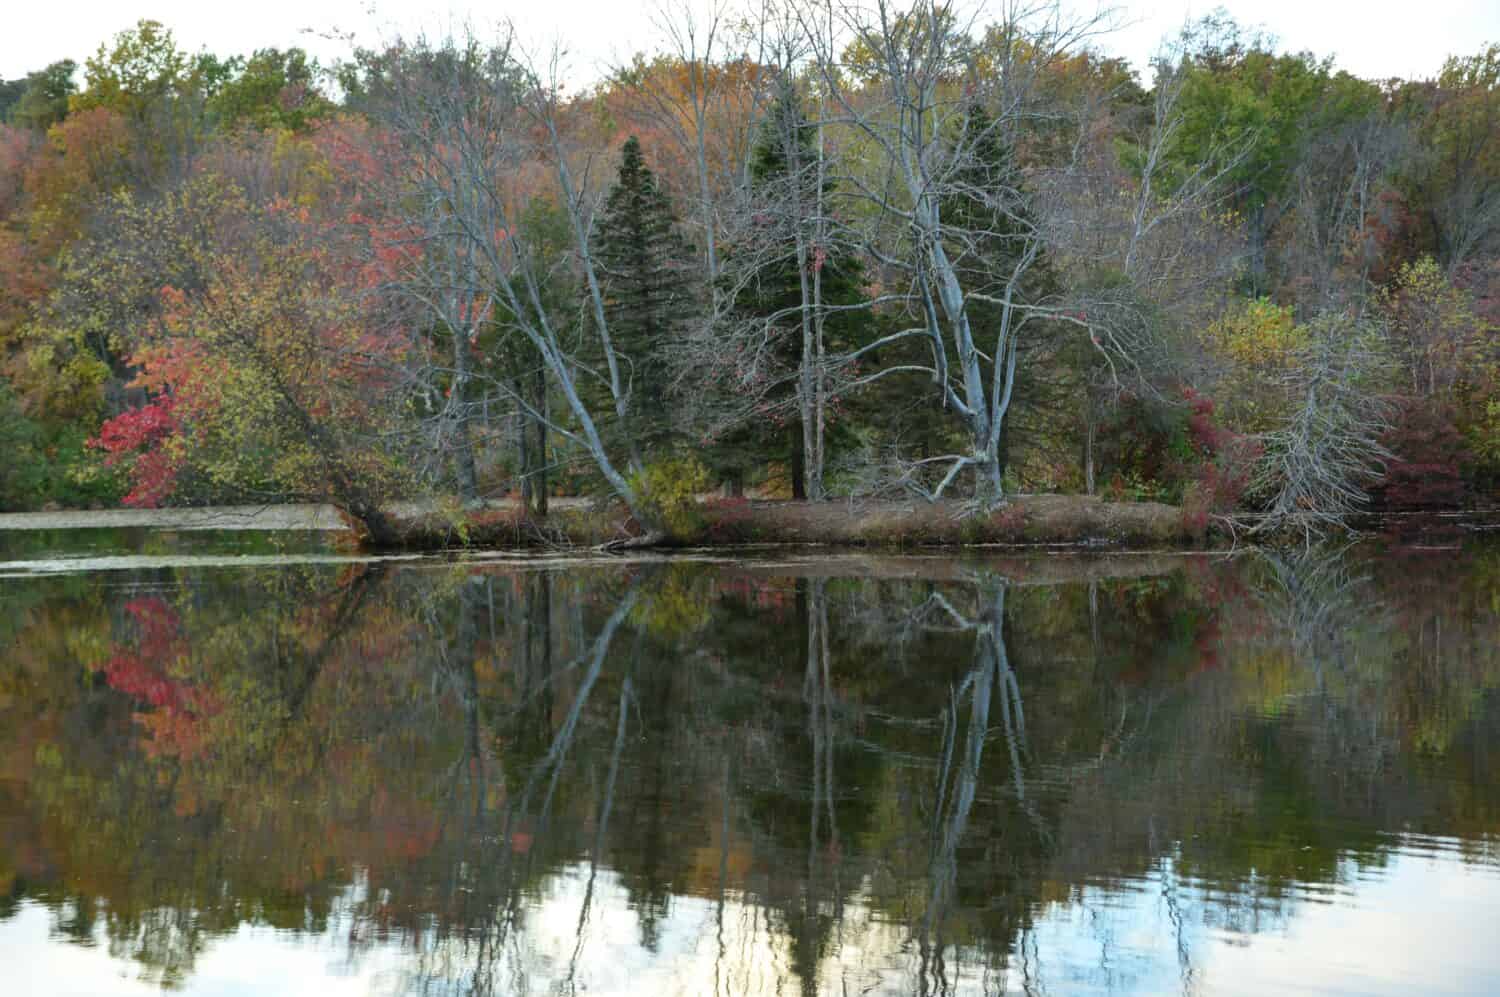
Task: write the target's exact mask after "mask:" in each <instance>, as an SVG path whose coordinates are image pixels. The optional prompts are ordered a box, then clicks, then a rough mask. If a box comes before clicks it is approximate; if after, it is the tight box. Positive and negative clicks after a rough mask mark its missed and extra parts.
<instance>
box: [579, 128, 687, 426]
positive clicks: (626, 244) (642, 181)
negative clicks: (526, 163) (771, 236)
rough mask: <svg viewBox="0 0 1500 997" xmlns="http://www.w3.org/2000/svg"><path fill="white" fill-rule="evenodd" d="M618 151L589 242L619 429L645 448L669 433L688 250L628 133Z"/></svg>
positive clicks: (683, 319) (669, 205)
mask: <svg viewBox="0 0 1500 997" xmlns="http://www.w3.org/2000/svg"><path fill="white" fill-rule="evenodd" d="M620 153H621V155H620V170H619V174H618V176H617V177H616V179H615V184H614V186H613V187H612V188H610V191H609V195H608V197H607V198H606V200H605V203H604V212H603V214H602V216H601V217H600V219H599V222H598V229H597V232H596V233H595V236H594V244H593V248H594V254H595V260H596V263H597V264H598V266H599V269H600V271H601V272H602V274H603V278H604V293H605V317H606V318H607V319H608V321H609V331H610V336H611V337H612V340H613V344H614V347H615V349H616V351H618V353H619V354H620V356H621V357H622V358H623V359H624V361H625V363H626V366H627V370H628V372H627V376H628V377H629V379H630V396H631V402H630V408H631V413H632V414H631V424H630V425H629V426H627V427H624V430H625V431H626V432H629V433H633V434H634V435H635V440H636V443H637V445H638V446H640V447H641V449H649V448H650V447H653V446H661V445H663V444H665V443H667V442H669V440H670V438H671V435H672V426H671V419H670V405H669V404H668V400H667V397H666V392H667V386H668V384H669V381H670V378H669V377H668V370H667V366H668V360H667V351H668V348H669V347H670V345H671V343H672V342H673V340H674V339H675V338H676V337H677V336H678V335H679V334H680V332H681V330H682V327H683V325H684V324H685V322H686V321H687V319H688V318H689V316H690V315H691V312H692V309H693V305H694V301H693V294H692V280H691V275H692V267H693V264H692V260H693V249H692V246H690V245H689V244H688V242H687V241H686V240H685V239H684V238H683V237H682V234H681V232H680V231H679V229H678V223H677V215H676V212H675V211H674V210H673V208H672V202H671V199H670V198H669V197H668V196H667V194H666V192H665V191H663V190H662V189H661V188H660V187H659V186H658V185H657V182H656V177H655V176H654V175H653V174H652V172H651V170H650V168H649V167H647V166H646V164H645V161H644V160H643V159H642V157H641V144H640V142H639V141H638V140H637V139H636V137H635V136H634V135H632V136H631V137H630V138H629V139H627V140H626V141H625V145H624V146H623V147H622V148H621V150H620Z"/></svg>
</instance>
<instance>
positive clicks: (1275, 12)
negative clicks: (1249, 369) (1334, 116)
mask: <svg viewBox="0 0 1500 997" xmlns="http://www.w3.org/2000/svg"><path fill="white" fill-rule="evenodd" d="M706 2H707V0H695V3H697V4H699V5H702V4H703V3H706ZM1072 2H1073V3H1074V4H1075V6H1078V7H1085V6H1087V7H1088V8H1089V9H1093V7H1092V4H1093V2H1094V0H1072ZM6 6H7V7H8V8H10V9H8V10H7V11H6V14H5V17H4V23H5V28H4V30H3V31H0V78H6V79H13V78H15V77H18V76H22V75H25V74H26V73H27V72H30V71H32V70H35V69H39V68H41V67H42V66H45V65H47V64H48V63H50V62H54V61H56V60H58V59H67V58H71V59H74V60H77V61H78V62H79V63H80V64H82V62H83V60H84V58H86V57H87V56H88V55H90V54H92V53H93V52H94V51H95V50H96V49H97V48H98V46H99V45H100V43H101V42H104V41H106V40H108V39H109V38H111V37H112V36H113V35H114V34H115V33H116V32H118V31H121V30H123V29H125V28H128V27H130V26H131V25H133V24H134V23H135V22H136V21H137V20H138V19H140V18H143V17H149V18H154V19H155V20H158V21H161V22H163V23H165V24H166V25H167V26H168V27H170V28H171V29H172V31H173V32H174V34H175V35H176V36H177V39H178V41H179V43H180V44H182V45H183V47H185V48H187V49H189V50H193V51H196V50H197V49H199V48H207V49H209V50H210V51H213V52H215V53H217V54H220V55H233V54H245V53H248V52H250V51H252V50H254V49H256V48H263V47H268V46H277V47H283V48H284V47H287V46H290V45H299V44H300V45H302V46H303V47H304V48H307V49H310V50H312V51H313V52H315V53H316V54H317V55H318V56H319V57H320V58H322V59H323V60H324V61H325V62H326V61H331V60H332V59H333V58H336V57H337V56H339V55H341V54H343V53H345V52H347V50H348V46H347V44H345V43H343V42H338V41H334V40H331V39H329V38H327V37H324V36H326V35H327V34H328V33H330V32H332V31H334V30H335V29H337V30H338V31H339V32H342V33H345V34H347V33H350V32H352V33H353V34H354V36H355V38H356V40H357V41H359V42H361V43H363V44H373V43H375V42H377V41H378V40H379V39H380V38H382V37H390V36H391V35H393V34H395V33H398V32H400V31H403V30H404V31H408V32H409V31H411V30H412V29H414V28H426V29H429V31H432V30H437V31H441V30H442V29H443V28H444V27H445V26H447V25H452V24H462V23H465V22H468V23H472V24H473V25H474V26H475V27H476V28H486V27H488V26H489V25H491V24H493V23H494V22H496V21H497V20H499V19H502V18H507V17H508V18H511V19H513V20H514V21H515V22H516V24H517V26H518V27H519V28H520V30H521V32H522V34H523V35H524V36H525V37H526V38H528V39H532V40H534V42H535V43H537V44H538V45H545V44H550V42H551V41H552V40H554V39H556V38H558V37H561V38H564V39H566V41H567V44H568V46H569V48H570V49H571V51H572V52H573V54H574V60H573V62H574V66H575V68H576V71H577V75H578V76H579V82H580V83H582V82H586V78H595V77H597V75H598V67H600V66H602V65H605V64H608V63H609V62H610V61H611V60H612V59H615V58H620V57H624V56H627V55H629V54H630V53H631V52H633V51H636V50H638V49H642V48H649V47H651V41H652V38H653V35H654V32H653V29H652V26H651V11H652V10H653V9H654V7H655V4H654V2H652V0H648V2H645V3H642V2H634V0H490V2H482V0H481V2H467V0H253V2H251V3H214V2H206V0H63V2H61V3H46V2H41V0H14V2H13V3H9V2H8V3H6ZM1117 6H1118V8H1119V10H1120V13H1121V16H1122V20H1123V21H1125V22H1126V24H1125V26H1124V27H1122V28H1121V29H1120V30H1119V31H1117V32H1115V33H1114V34H1113V35H1111V36H1109V37H1107V38H1105V39H1104V40H1103V41H1102V42H1101V47H1102V48H1104V49H1105V50H1106V51H1108V52H1110V53H1111V54H1120V55H1124V56H1126V57H1128V58H1130V59H1131V60H1132V61H1133V62H1134V63H1135V64H1136V65H1137V66H1138V67H1139V66H1141V65H1143V64H1144V62H1145V59H1146V58H1147V57H1148V56H1149V55H1150V53H1151V52H1152V50H1153V49H1154V48H1155V47H1156V44H1157V42H1158V41H1159V40H1160V39H1161V37H1162V36H1163V35H1165V34H1169V33H1172V32H1174V31H1175V30H1176V29H1177V28H1178V27H1180V26H1181V25H1182V23H1183V22H1184V21H1185V20H1186V19H1188V18H1191V17H1197V16H1200V15H1202V14H1204V13H1207V12H1208V11H1210V10H1212V9H1213V8H1214V7H1215V6H1223V7H1225V8H1226V9H1228V10H1229V12H1230V13H1231V14H1232V15H1234V16H1235V17H1236V18H1237V19H1238V20H1240V21H1241V23H1243V24H1246V25H1250V26H1257V27H1264V28H1266V29H1269V30H1270V31H1271V32H1272V33H1273V34H1275V35H1276V36H1277V37H1278V38H1279V39H1280V40H1281V45H1282V47H1283V48H1285V49H1290V50H1294V51H1300V50H1303V49H1310V50H1312V51H1314V52H1316V53H1317V54H1318V55H1320V56H1323V55H1330V54H1331V55H1334V56H1336V58H1337V63H1338V65H1339V66H1340V67H1341V68H1344V69H1347V70H1349V71H1350V72H1353V73H1355V74H1357V75H1360V76H1367V77H1375V78H1384V77H1388V76H1408V77H1412V76H1416V77H1421V76H1430V75H1432V74H1434V73H1436V71H1437V69H1438V68H1439V67H1440V66H1441V65H1442V61H1443V59H1444V58H1445V57H1446V56H1448V55H1451V54H1472V53H1474V52H1477V51H1479V49H1480V48H1481V46H1482V45H1484V44H1485V43H1487V42H1491V41H1496V42H1500V0H1427V2H1425V3H1420V4H1415V5H1414V4H1412V3H1411V0H1222V3H1218V2H1216V0H1144V2H1143V0H1126V2H1121V3H1119V4H1118V5H1117ZM309 32H310V33H309Z"/></svg>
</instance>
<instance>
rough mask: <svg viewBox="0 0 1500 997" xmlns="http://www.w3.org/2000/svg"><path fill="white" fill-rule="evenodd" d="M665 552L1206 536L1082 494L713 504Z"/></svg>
mask: <svg viewBox="0 0 1500 997" xmlns="http://www.w3.org/2000/svg"><path fill="white" fill-rule="evenodd" d="M676 519H677V520H678V522H677V524H676V528H675V529H673V530H672V535H671V537H670V539H669V540H667V541H666V543H665V544H664V546H676V547H703V546H708V547H713V546H730V545H738V544H826V545H837V546H848V547H885V548H913V547H959V546H975V545H980V544H1042V543H1056V544H1109V545H1116V546H1126V547H1159V546H1192V545H1197V544H1200V543H1202V542H1203V541H1204V540H1205V539H1206V536H1205V533H1206V531H1205V529H1204V528H1203V527H1202V526H1201V525H1198V526H1196V527H1195V526H1194V525H1193V524H1191V523H1189V522H1188V520H1187V518H1186V517H1184V515H1183V513H1182V510H1181V509H1179V508H1178V507H1176V506H1171V505H1164V504H1161V503H1157V502H1106V501H1103V500H1101V499H1098V498H1091V497H1089V496H1084V495H1024V496H1017V497H1016V498H1013V499H1011V500H1010V501H1009V502H1008V503H1007V504H1006V505H1005V506H1004V507H1003V508H1001V509H998V510H996V511H995V512H993V513H990V514H988V515H982V516H981V515H973V514H970V513H969V512H968V510H966V509H965V508H964V506H962V505H961V504H959V503H948V502H941V503H936V504H932V503H926V502H919V501H912V502H890V501H881V502H875V501H865V502H850V501H848V500H835V501H829V502H817V503H814V502H796V501H747V500H709V501H705V502H703V503H700V504H698V505H697V506H695V507H694V508H693V509H692V510H690V511H688V512H687V513H685V514H683V515H681V516H678V517H676ZM398 528H399V540H398V545H399V546H401V547H405V548H411V549H441V548H450V547H533V546H575V547H594V546H600V545H604V544H610V543H617V542H622V541H629V540H630V538H632V537H635V536H637V535H638V534H639V533H640V531H639V530H638V529H637V528H636V524H635V523H634V522H633V521H632V520H631V519H630V517H629V515H628V514H627V513H626V512H625V510H624V509H623V508H621V507H620V506H618V505H617V504H605V505H599V506H588V505H583V504H569V505H567V506H565V507H560V508H557V509H555V510H553V512H552V513H551V514H550V515H548V516H547V517H546V518H545V519H533V518H531V517H528V516H526V515H525V514H524V512H523V511H521V510H520V509H519V508H517V507H508V508H507V507H501V508H490V509H484V510H479V511H475V512H469V513H465V514H462V515H455V514H452V513H447V514H444V513H422V514H410V515H405V516H401V517H399V518H398Z"/></svg>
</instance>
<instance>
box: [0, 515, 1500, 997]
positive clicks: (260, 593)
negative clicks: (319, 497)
mask: <svg viewBox="0 0 1500 997" xmlns="http://www.w3.org/2000/svg"><path fill="white" fill-rule="evenodd" d="M1497 925H1500V532H1497V531H1495V530H1494V529H1492V528H1487V527H1486V526H1485V525H1484V524H1474V523H1466V522H1462V521H1457V520H1455V521H1451V522H1449V523H1448V524H1447V526H1445V527H1441V528H1437V529H1434V530H1427V531H1424V532H1423V533H1422V534H1421V535H1419V536H1413V537H1405V538H1394V537H1390V538H1383V539H1376V540H1373V541H1368V542H1364V543H1361V544H1359V545H1357V546H1352V547H1345V548H1342V549H1330V548H1325V547H1312V548H1299V549H1296V550H1292V551H1283V552H1278V553H1267V552H1255V551H1248V550H1245V551H1240V552H1237V553H1235V554H1234V555H1232V556H1228V555H1224V554H1204V553H1197V554H1188V555H1176V554H1166V553H1161V554H1123V553H1100V552H1095V553H1079V552H1059V551H1050V552H1049V551H1038V552H1022V553H1015V552H982V553H981V552H970V553H954V552H944V553H940V554H935V553H926V554H919V555H915V556H910V557H890V556H877V555H873V554H859V553H829V552H818V551H811V550H801V551H791V552H789V551H777V550H762V551H745V552H741V553H739V554H737V555H736V556H733V557H731V556H724V555H723V554H722V553H715V554H709V553H704V554H698V555H687V556H679V557H673V558H665V557H633V558H629V559H608V558H599V557H592V556H578V555H564V554H558V555H556V556H540V555H526V556H520V555H501V554H495V555H469V556H464V557H411V558H358V557H351V556H349V555H347V554H344V553H341V552H340V551H339V549H338V548H337V547H336V546H334V537H333V535H332V534H330V533H327V532H312V531H309V532H266V531H258V530H243V529H241V530H216V529H199V530H193V531H173V530H166V529H160V528H152V527H149V526H134V527H119V528H111V529H93V530H10V531H0V967H4V969H3V978H4V984H3V985H0V990H3V991H4V992H5V993H6V994H24V995H30V994H89V995H112V994H146V993H157V992H160V991H161V990H163V989H166V990H170V991H175V992H180V993H185V994H205V995H251V994H277V995H282V994H308V995H317V997H333V995H344V994H350V995H404V994H507V995H508V994H574V993H590V994H619V995H627V994H628V995H634V994H640V995H679V994H680V995H694V997H696V995H702V994H746V995H771V994H787V995H790V994H806V995H812V994H828V995H834V994H838V995H843V994H867V995H885V994H890V995H907V994H933V995H937V994H952V995H980V994H1002V993H1036V994H1042V993H1047V994H1091V993H1098V994H1105V993H1108V994H1166V993H1185V994H1204V995H1209V994H1239V993H1247V994H1282V993H1320V994H1397V993H1401V994H1405V993H1422V994H1443V993H1451V994H1483V993H1495V992H1500V945H1497V944H1496V940H1497V937H1500V928H1497Z"/></svg>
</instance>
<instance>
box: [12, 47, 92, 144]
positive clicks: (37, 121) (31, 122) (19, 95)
mask: <svg viewBox="0 0 1500 997" xmlns="http://www.w3.org/2000/svg"><path fill="white" fill-rule="evenodd" d="M77 71H78V63H76V62H74V61H73V60H72V59H63V60H61V61H59V62H54V63H52V64H51V65H50V66H48V67H47V68H45V69H40V70H38V71H37V72H34V73H31V74H30V75H28V76H27V77H26V78H25V79H24V80H17V81H15V83H13V84H9V85H10V86H18V88H19V89H18V90H17V92H16V94H15V98H14V101H13V103H12V104H11V105H10V106H9V107H8V108H7V107H5V106H4V101H3V99H0V121H10V122H12V123H14V124H16V125H20V126H21V127H23V128H34V129H36V130H37V131H46V130H47V129H48V128H51V127H52V126H53V125H55V124H57V123H58V122H59V121H61V120H62V119H63V118H65V117H67V116H68V100H69V98H71V97H72V96H73V94H75V93H76V92H77V91H78V84H77V83H75V82H74V80H73V76H74V74H75V73H76V72H77Z"/></svg>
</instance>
